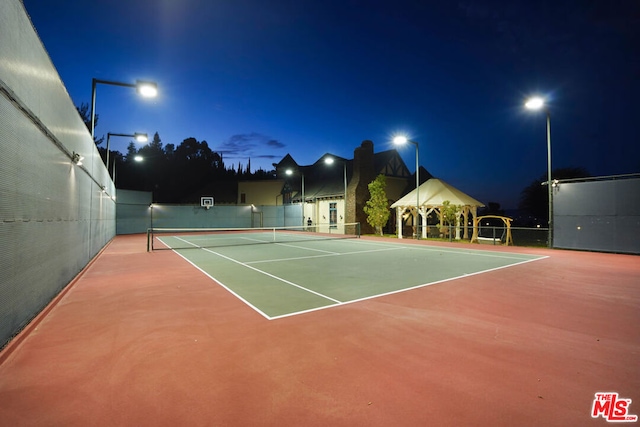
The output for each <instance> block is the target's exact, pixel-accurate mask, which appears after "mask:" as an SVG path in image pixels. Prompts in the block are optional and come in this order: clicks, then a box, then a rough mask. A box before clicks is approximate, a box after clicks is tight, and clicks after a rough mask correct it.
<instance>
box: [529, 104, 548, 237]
mask: <svg viewBox="0 0 640 427" xmlns="http://www.w3.org/2000/svg"><path fill="white" fill-rule="evenodd" d="M524 106H525V107H526V108H528V109H529V110H540V109H542V108H544V110H545V111H546V113H547V191H548V195H549V242H548V246H549V248H553V182H552V181H551V113H550V112H549V108H547V107H545V103H544V99H542V98H539V97H534V98H531V99H529V100H528V101H527V102H526V103H525V104H524Z"/></svg>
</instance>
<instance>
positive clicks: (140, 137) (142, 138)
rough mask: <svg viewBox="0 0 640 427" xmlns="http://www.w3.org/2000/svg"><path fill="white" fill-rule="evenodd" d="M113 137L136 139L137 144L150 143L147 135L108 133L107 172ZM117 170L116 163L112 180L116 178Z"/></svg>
mask: <svg viewBox="0 0 640 427" xmlns="http://www.w3.org/2000/svg"><path fill="white" fill-rule="evenodd" d="M112 136H124V137H129V138H134V139H135V140H136V141H137V142H147V141H149V137H148V135H147V134H146V133H139V132H136V133H133V134H131V133H112V132H108V133H107V161H106V162H105V166H106V167H107V172H108V171H109V150H110V140H111V137H112ZM115 169H116V164H115V161H114V163H113V173H112V175H111V177H112V178H114V177H115V176H116V174H115Z"/></svg>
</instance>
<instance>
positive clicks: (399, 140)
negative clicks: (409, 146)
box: [393, 135, 407, 145]
mask: <svg viewBox="0 0 640 427" xmlns="http://www.w3.org/2000/svg"><path fill="white" fill-rule="evenodd" d="M393 143H394V144H397V145H402V144H406V143H407V137H406V136H403V135H398V136H396V137H395V138H393Z"/></svg>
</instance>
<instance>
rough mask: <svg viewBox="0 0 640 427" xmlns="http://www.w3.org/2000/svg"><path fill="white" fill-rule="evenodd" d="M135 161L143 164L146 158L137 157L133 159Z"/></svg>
mask: <svg viewBox="0 0 640 427" xmlns="http://www.w3.org/2000/svg"><path fill="white" fill-rule="evenodd" d="M133 160H135V161H136V162H141V161H143V160H144V157H142V156H135V157H134V158H133Z"/></svg>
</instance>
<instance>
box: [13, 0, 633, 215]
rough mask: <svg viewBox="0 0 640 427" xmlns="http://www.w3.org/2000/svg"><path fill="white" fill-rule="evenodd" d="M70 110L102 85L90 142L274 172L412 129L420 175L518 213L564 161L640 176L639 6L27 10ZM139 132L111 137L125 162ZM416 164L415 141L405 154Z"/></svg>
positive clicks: (144, 3) (200, 5)
mask: <svg viewBox="0 0 640 427" xmlns="http://www.w3.org/2000/svg"><path fill="white" fill-rule="evenodd" d="M24 4H25V7H26V10H27V13H29V15H30V17H31V19H32V21H33V24H34V26H35V28H36V31H37V32H38V34H39V35H40V38H41V39H42V42H43V43H44V46H45V48H46V49H47V51H48V52H49V55H50V57H51V60H52V61H53V64H54V65H55V67H56V68H57V70H58V72H59V73H60V76H61V78H62V80H63V82H64V84H65V85H66V87H67V90H68V92H69V95H70V96H71V98H72V100H73V102H74V103H75V104H76V105H80V104H81V103H83V102H84V103H89V101H90V99H91V79H92V78H98V79H105V80H115V81H122V82H130V83H134V82H135V80H136V79H142V80H154V81H157V82H158V86H159V91H160V96H159V97H158V98H156V99H155V100H152V101H151V100H144V99H140V98H138V96H137V95H136V93H135V91H134V90H133V89H127V88H120V87H115V86H108V85H99V86H98V90H97V102H96V111H97V113H98V114H99V116H100V122H99V124H98V127H97V128H96V135H106V133H107V132H116V133H129V132H131V133H133V132H138V131H140V132H147V133H149V135H150V136H151V135H152V134H153V133H154V132H158V133H159V135H160V137H161V139H162V142H163V144H165V145H166V144H169V143H172V144H175V145H178V144H179V143H180V142H182V140H184V139H185V138H188V137H194V138H196V139H197V140H200V141H202V140H206V141H207V142H208V143H209V146H210V147H211V148H212V149H213V150H215V151H218V152H222V153H223V156H224V159H225V163H226V164H237V163H238V162H241V163H242V164H243V165H246V163H247V160H248V159H249V158H251V166H252V169H254V170H255V169H257V168H258V167H262V168H263V169H270V168H271V163H273V162H277V161H278V160H280V159H281V158H282V157H283V156H284V155H285V154H287V153H290V154H291V155H292V156H293V158H294V159H295V160H296V161H297V162H298V163H300V164H310V163H312V162H314V161H315V160H317V159H318V158H319V157H320V156H321V155H322V154H324V153H326V152H331V153H333V154H336V155H340V156H343V157H347V158H352V157H353V150H354V148H355V147H357V146H359V145H360V143H361V141H362V140H365V139H370V140H372V141H373V142H374V147H375V151H376V152H377V151H383V150H386V149H389V148H391V147H392V144H391V142H390V141H391V138H392V137H393V135H395V134H396V133H401V132H402V133H405V134H407V135H408V136H409V137H410V138H411V139H413V140H415V141H417V142H418V143H419V144H420V164H421V165H422V166H424V167H425V168H427V170H429V171H430V172H431V173H432V174H433V175H435V176H436V177H438V178H441V179H443V180H445V181H447V182H449V183H451V184H453V185H454V186H456V187H458V188H459V189H460V190H462V191H464V192H466V193H468V194H470V195H471V196H473V197H475V198H477V199H479V200H481V201H482V202H484V203H487V202H489V201H495V202H498V203H501V205H502V207H504V208H513V207H515V206H517V201H518V198H519V195H520V192H521V190H522V189H523V188H524V187H526V186H527V185H529V184H530V183H531V182H532V181H533V180H534V179H536V178H537V177H539V176H540V175H543V174H544V173H545V172H546V158H547V149H546V133H545V116H544V113H532V112H530V111H527V110H525V109H524V108H523V103H524V100H525V99H526V98H527V97H528V96H529V95H533V94H538V95H542V96H545V97H547V99H548V101H549V106H550V110H551V141H552V153H553V167H554V169H555V168H560V167H584V168H586V169H587V170H588V171H589V172H590V173H591V174H592V175H611V174H624V173H635V172H640V131H639V121H640V107H639V106H638V105H639V102H640V30H639V29H640V2H638V1H637V0H617V1H609V0H602V1H593V0H592V1H589V0H575V1H563V0H556V1H540V0H535V1H519V0H511V1H471V0H461V1H457V2H456V1H429V0H423V1H404V0H395V1H349V0H341V1H334V0H323V1H311V0H297V1H296V0H268V1H265V0H222V1H212V0H180V1H175V0H128V1H122V2H121V1H118V2H113V1H106V0H102V1H100V0H96V1H87V0H83V1H76V0H66V1H62V2H48V1H46V2H45V1H41V0H24ZM128 143H129V139H127V138H112V144H113V145H112V148H114V149H117V150H119V151H121V152H123V153H124V152H126V146H127V145H128ZM399 151H400V152H401V154H402V156H403V158H404V160H405V162H406V164H407V166H408V167H409V169H410V170H412V171H413V170H414V168H415V157H414V155H415V149H414V147H413V146H408V147H405V148H399Z"/></svg>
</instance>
